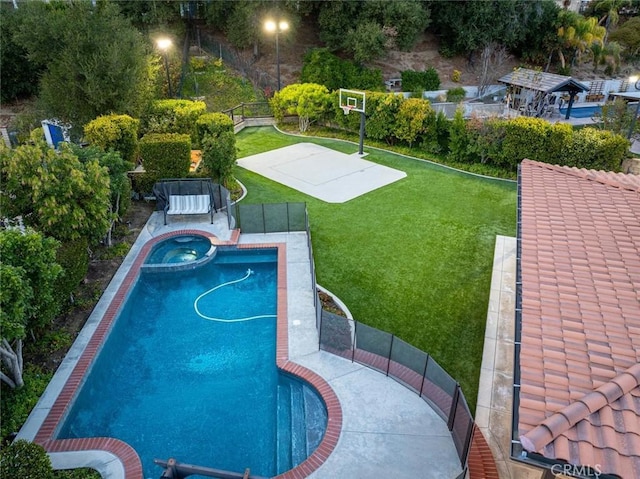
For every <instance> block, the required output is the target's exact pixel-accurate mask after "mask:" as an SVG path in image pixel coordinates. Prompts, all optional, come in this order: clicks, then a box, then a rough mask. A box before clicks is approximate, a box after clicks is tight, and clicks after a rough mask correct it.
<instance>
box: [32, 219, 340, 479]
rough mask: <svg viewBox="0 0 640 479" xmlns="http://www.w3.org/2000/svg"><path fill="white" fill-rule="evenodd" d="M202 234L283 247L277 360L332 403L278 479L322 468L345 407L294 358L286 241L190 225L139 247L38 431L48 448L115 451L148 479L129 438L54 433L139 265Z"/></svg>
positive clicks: (130, 475)
mask: <svg viewBox="0 0 640 479" xmlns="http://www.w3.org/2000/svg"><path fill="white" fill-rule="evenodd" d="M185 234H190V235H196V234H197V235H201V236H205V237H207V238H209V239H210V240H211V243H212V244H214V245H216V246H225V245H229V246H236V247H237V248H240V249H255V248H277V250H278V288H277V304H278V306H277V308H278V309H277V325H276V330H277V333H276V365H277V366H278V368H280V369H281V370H283V371H286V372H287V373H289V374H292V375H294V376H297V377H299V378H302V379H304V380H305V381H307V382H308V383H310V384H311V385H312V386H313V387H314V388H315V389H316V390H317V391H318V393H319V394H320V395H321V396H322V399H323V400H324V402H325V405H326V407H327V429H326V431H325V434H324V437H323V438H322V441H321V443H320V445H319V446H318V448H317V449H316V450H315V451H314V452H313V453H312V454H311V455H310V456H309V457H307V459H305V460H304V461H303V462H302V463H301V464H299V465H298V466H297V467H295V468H294V469H291V470H289V471H287V472H285V473H283V474H280V475H278V476H276V477H277V478H278V479H302V478H305V477H307V476H309V475H310V474H311V473H313V472H314V471H315V470H317V469H318V468H319V467H320V466H321V465H322V464H324V462H325V461H326V460H327V459H328V457H329V456H330V455H331V453H332V452H333V450H334V449H335V447H336V445H337V443H338V439H339V438H340V431H341V430H342V407H341V406H340V402H339V400H338V397H337V395H336V394H335V392H334V391H333V389H332V388H331V386H329V383H328V382H327V381H325V380H324V379H323V378H322V377H321V376H319V375H318V374H316V373H314V372H313V371H311V370H310V369H307V368H305V367H303V366H301V365H299V364H296V363H295V362H292V361H289V335H288V314H287V256H286V244H285V243H262V244H242V245H240V244H238V240H239V238H240V231H239V230H233V231H232V234H231V239H230V240H228V241H221V240H219V239H218V238H217V237H216V236H215V235H213V234H211V233H208V232H205V231H201V230H196V229H185V230H178V231H172V232H169V233H164V234H162V235H159V236H157V237H155V238H152V239H150V240H149V241H147V242H146V243H145V244H144V246H143V247H142V249H141V250H140V251H139V252H138V254H137V256H136V259H135V261H134V262H133V264H132V265H131V267H130V268H129V271H128V272H127V273H126V276H125V277H124V279H123V281H122V283H121V284H120V286H119V287H118V290H117V292H116V294H115V296H114V297H113V299H112V300H111V302H110V304H109V306H108V308H107V310H106V311H105V313H104V315H103V317H102V319H101V320H100V323H99V324H98V326H97V328H96V330H95V331H94V333H93V335H92V336H91V339H90V340H89V342H88V344H87V346H86V347H85V349H84V351H83V352H82V354H81V356H80V358H79V359H78V362H77V363H76V365H75V367H74V368H73V371H72V372H71V375H70V376H69V378H68V379H67V381H66V383H65V384H64V386H63V387H62V390H61V391H60V393H59V394H58V396H57V398H56V400H55V402H54V403H53V405H52V407H51V409H50V410H49V412H48V414H47V416H46V418H45V419H44V421H43V423H42V425H41V426H40V428H39V430H38V432H37V433H36V435H35V438H34V442H36V443H38V444H40V445H41V446H43V447H44V448H45V449H46V451H47V452H50V453H59V452H71V451H73V452H77V451H106V452H109V453H111V454H113V455H114V456H116V457H117V458H118V459H119V460H120V461H121V463H122V466H123V468H124V475H125V478H126V479H143V478H144V476H143V473H142V463H141V461H140V458H139V457H138V454H137V452H136V451H135V449H133V448H132V447H131V446H130V445H129V444H127V443H126V442H124V441H121V440H119V439H115V438H109V437H93V438H78V439H56V438H55V437H54V435H55V432H56V430H57V428H58V426H59V424H60V422H61V421H62V420H63V419H64V417H65V415H66V413H67V411H68V410H69V408H70V406H71V404H72V403H73V399H74V397H75V395H76V393H77V391H78V388H79V387H80V385H81V384H82V382H83V379H84V377H85V375H86V374H87V372H88V370H89V368H90V366H91V364H92V362H93V359H94V358H95V356H96V354H97V353H98V351H99V350H100V348H101V347H102V344H103V342H104V340H105V339H106V337H107V336H108V334H109V331H110V330H111V326H112V325H113V322H114V320H115V318H116V317H117V313H118V311H119V310H120V306H121V305H122V303H123V302H124V300H125V299H126V297H127V295H128V293H129V291H130V289H131V287H132V286H133V285H134V284H135V281H136V280H137V279H138V276H139V274H140V268H141V266H142V264H143V262H144V260H145V259H146V257H147V255H148V254H149V251H150V250H151V248H152V247H153V246H154V245H155V244H156V243H158V242H160V241H162V240H165V239H167V238H170V237H172V236H178V235H185Z"/></svg>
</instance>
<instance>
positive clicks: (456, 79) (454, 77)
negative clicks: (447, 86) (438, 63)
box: [451, 70, 462, 83]
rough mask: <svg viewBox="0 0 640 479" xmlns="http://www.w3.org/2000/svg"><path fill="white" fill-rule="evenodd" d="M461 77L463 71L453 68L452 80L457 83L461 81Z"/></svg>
mask: <svg viewBox="0 0 640 479" xmlns="http://www.w3.org/2000/svg"><path fill="white" fill-rule="evenodd" d="M461 79H462V72H461V71H460V70H453V73H452V74H451V81H453V82H455V83H459V82H460V80H461Z"/></svg>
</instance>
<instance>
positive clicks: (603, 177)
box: [522, 158, 640, 192]
mask: <svg viewBox="0 0 640 479" xmlns="http://www.w3.org/2000/svg"><path fill="white" fill-rule="evenodd" d="M522 162H523V163H524V162H527V163H530V164H531V165H532V166H537V167H539V168H545V169H547V170H552V171H555V172H558V173H563V174H566V175H571V176H575V177H577V178H581V179H583V180H590V181H597V182H598V183H600V184H603V185H606V186H612V187H615V188H620V189H623V190H629V191H637V192H640V178H638V181H637V183H638V184H637V185H636V184H634V183H635V182H634V181H633V180H634V179H635V178H634V177H633V175H628V174H626V173H619V172H615V171H605V170H593V169H586V168H577V167H575V166H561V165H553V164H551V163H544V162H542V161H536V160H530V159H528V158H525V159H524V160H522ZM625 180H628V181H625Z"/></svg>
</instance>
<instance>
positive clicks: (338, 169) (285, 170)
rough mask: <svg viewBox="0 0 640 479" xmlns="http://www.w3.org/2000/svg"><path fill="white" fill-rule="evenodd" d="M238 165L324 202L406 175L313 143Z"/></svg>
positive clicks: (343, 198) (345, 198) (346, 198)
mask: <svg viewBox="0 0 640 479" xmlns="http://www.w3.org/2000/svg"><path fill="white" fill-rule="evenodd" d="M238 165H239V166H241V167H243V168H246V169H247V170H249V171H252V172H254V173H257V174H259V175H261V176H264V177H266V178H269V179H270V180H273V181H277V182H278V183H282V184H283V185H285V186H288V187H290V188H293V189H296V190H298V191H301V192H302V193H305V194H307V195H309V196H313V197H314V198H318V199H320V200H322V201H326V202H327V203H344V202H346V201H349V200H352V199H353V198H357V197H358V196H360V195H364V194H365V193H368V192H370V191H373V190H375V189H377V188H380V187H382V186H386V185H389V184H391V183H393V182H395V181H398V180H400V179H402V178H404V177H406V176H407V174H406V173H405V172H404V171H400V170H396V169H393V168H389V167H387V166H383V165H379V164H377V163H373V162H371V161H367V160H364V159H362V158H361V157H360V155H359V154H358V153H354V154H351V155H347V154H345V153H341V152H339V151H336V150H332V149H330V148H326V147H324V146H320V145H316V144H313V143H298V144H295V145H290V146H285V147H283V148H278V149H277V150H271V151H268V152H265V153H259V154H257V155H251V156H247V157H245V158H240V159H239V160H238Z"/></svg>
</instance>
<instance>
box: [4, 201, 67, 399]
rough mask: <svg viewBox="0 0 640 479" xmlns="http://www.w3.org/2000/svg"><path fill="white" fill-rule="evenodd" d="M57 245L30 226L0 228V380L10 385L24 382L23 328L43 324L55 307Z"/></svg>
mask: <svg viewBox="0 0 640 479" xmlns="http://www.w3.org/2000/svg"><path fill="white" fill-rule="evenodd" d="M3 213H4V211H3ZM58 245H59V243H58V242H57V241H55V240H53V239H51V238H46V237H44V236H43V235H42V234H40V233H37V232H35V231H34V230H31V229H26V230H25V231H21V230H20V229H18V228H12V229H2V230H0V261H1V262H0V272H1V273H2V289H0V357H1V359H2V363H3V365H4V366H5V368H6V371H7V373H6V374H5V373H0V380H2V381H3V382H4V383H6V384H8V385H9V386H10V387H20V386H22V385H23V384H24V381H23V380H22V370H23V359H22V344H23V341H24V339H25V338H26V337H27V332H28V331H29V330H36V329H39V328H41V327H43V326H45V325H46V324H47V323H48V322H50V321H51V320H53V318H54V317H55V315H56V314H57V313H58V311H59V308H60V304H61V303H60V301H59V298H58V297H57V291H56V288H55V285H56V279H57V278H58V276H59V275H60V274H61V273H62V268H61V267H60V265H58V264H57V263H56V250H57V249H58Z"/></svg>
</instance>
